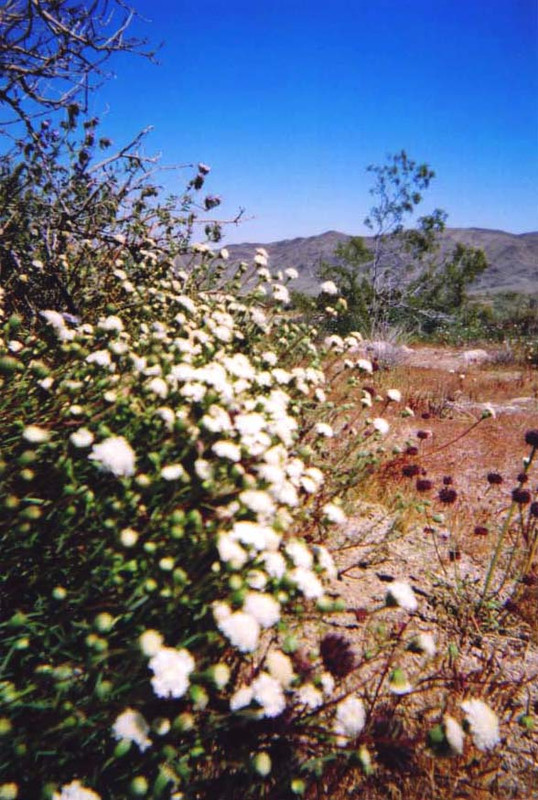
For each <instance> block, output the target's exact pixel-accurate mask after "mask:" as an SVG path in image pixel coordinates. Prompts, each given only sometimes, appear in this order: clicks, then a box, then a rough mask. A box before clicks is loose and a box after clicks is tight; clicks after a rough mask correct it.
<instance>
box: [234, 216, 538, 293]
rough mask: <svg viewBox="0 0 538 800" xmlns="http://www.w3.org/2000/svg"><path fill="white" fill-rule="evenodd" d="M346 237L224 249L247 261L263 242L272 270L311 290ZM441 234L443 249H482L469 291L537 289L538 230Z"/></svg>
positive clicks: (325, 236) (471, 230)
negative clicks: (291, 272) (289, 270)
mask: <svg viewBox="0 0 538 800" xmlns="http://www.w3.org/2000/svg"><path fill="white" fill-rule="evenodd" d="M349 238H350V236H347V235H346V234H345V233H339V232H338V231H327V233H322V234H320V235H319V236H307V237H301V238H297V239H285V240H283V241H280V242H271V243H269V244H255V243H245V244H236V245H228V246H227V249H228V250H229V251H230V258H231V260H233V262H234V263H235V262H238V261H249V262H250V261H252V258H253V256H254V253H255V250H256V248H257V247H264V248H265V249H266V250H267V252H268V254H269V266H270V268H271V270H272V271H276V270H279V269H285V268H286V267H294V268H295V269H296V270H297V271H298V272H299V278H298V279H297V280H296V281H294V282H293V283H292V287H293V288H294V289H297V290H298V291H302V292H306V293H308V294H316V293H317V287H318V285H319V282H320V281H319V279H318V278H317V277H316V272H317V270H318V267H319V264H320V262H321V261H326V262H329V263H331V262H334V261H335V258H334V251H335V248H336V246H337V245H338V244H339V243H343V242H345V241H347V240H348V239H349ZM363 238H364V243H365V244H366V246H369V244H371V238H370V237H368V236H365V237H363ZM441 239H442V243H441V247H442V251H443V252H446V251H450V250H451V249H452V248H453V247H454V245H455V244H456V243H457V242H462V244H466V245H470V246H472V247H481V248H482V249H483V250H484V251H485V253H486V256H487V259H488V262H489V265H490V266H489V268H488V270H487V271H486V272H485V273H484V274H483V275H481V276H480V277H479V279H478V280H477V281H476V283H475V284H474V285H473V287H472V291H473V292H477V293H478V292H479V293H488V294H490V293H493V292H505V291H515V292H522V293H524V294H534V293H538V231H535V232H533V233H520V234H515V233H506V232H505V231H496V230H488V229H486V228H447V229H446V230H445V231H444V233H443V234H442V236H441Z"/></svg>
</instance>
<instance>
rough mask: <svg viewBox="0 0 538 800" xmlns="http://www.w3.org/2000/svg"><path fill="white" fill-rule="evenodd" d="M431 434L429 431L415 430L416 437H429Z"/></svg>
mask: <svg viewBox="0 0 538 800" xmlns="http://www.w3.org/2000/svg"><path fill="white" fill-rule="evenodd" d="M431 435H432V432H431V431H417V439H422V440H424V439H429V438H430V436H431Z"/></svg>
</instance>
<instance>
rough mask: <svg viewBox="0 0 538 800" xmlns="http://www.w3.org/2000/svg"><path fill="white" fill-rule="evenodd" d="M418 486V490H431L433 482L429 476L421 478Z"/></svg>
mask: <svg viewBox="0 0 538 800" xmlns="http://www.w3.org/2000/svg"><path fill="white" fill-rule="evenodd" d="M416 486H417V492H429V491H430V489H433V482H432V481H430V480H428V478H419V479H418V481H417V484H416Z"/></svg>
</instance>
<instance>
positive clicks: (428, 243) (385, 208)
mask: <svg viewBox="0 0 538 800" xmlns="http://www.w3.org/2000/svg"><path fill="white" fill-rule="evenodd" d="M368 172H371V173H372V174H373V175H375V183H374V186H373V187H372V189H371V190H370V193H371V194H372V195H373V196H374V197H375V198H376V204H375V205H374V206H373V207H372V209H371V210H370V214H369V215H368V217H366V219H365V221H364V222H365V225H366V226H367V227H368V228H369V229H370V230H371V231H372V239H371V242H372V243H371V246H370V247H369V248H367V247H366V246H365V245H364V242H363V240H362V239H360V238H358V237H352V238H351V239H350V240H349V241H348V242H347V243H346V244H344V245H340V246H339V247H338V248H337V250H336V251H335V255H336V256H337V258H338V262H337V264H336V265H327V264H324V265H322V268H321V270H320V276H321V277H323V278H324V279H327V278H329V279H332V280H334V281H335V283H336V284H337V285H338V287H339V289H340V291H341V293H342V295H343V297H344V298H345V299H346V301H347V304H348V311H347V315H343V316H341V317H340V320H339V325H340V327H341V329H343V330H346V329H347V330H349V329H352V328H353V327H357V322H360V323H361V324H360V327H361V328H362V329H363V330H365V331H366V332H367V333H368V334H369V335H377V334H379V333H381V332H382V330H383V328H384V327H385V326H387V325H390V324H394V323H404V324H406V325H412V326H413V327H415V328H416V327H418V328H420V329H424V330H432V329H434V328H435V326H436V324H438V323H439V322H440V321H441V320H445V321H446V320H447V319H448V318H449V317H450V316H451V315H453V314H454V313H456V312H457V310H458V308H459V307H460V306H461V305H462V304H463V303H464V302H465V300H466V291H465V290H466V287H467V286H468V285H469V284H470V283H471V282H472V281H473V280H474V279H475V278H476V277H477V275H479V274H480V273H481V272H483V271H484V270H485V269H486V267H487V261H486V258H485V255H484V253H483V252H482V251H481V250H478V249H476V248H471V247H466V246H465V245H462V244H457V245H456V247H455V248H454V250H453V251H452V253H448V254H447V253H443V252H442V251H441V240H440V234H442V232H443V231H444V229H445V222H446V218H447V215H446V213H445V212H444V211H442V210H441V209H435V210H434V211H432V212H431V213H430V214H428V215H425V216H422V217H419V218H418V219H417V221H416V225H415V227H413V228H406V227H405V223H406V222H407V220H408V219H409V218H410V217H412V216H413V215H414V213H415V211H416V209H417V207H418V206H419V204H420V203H421V202H422V199H423V198H422V194H423V192H424V191H425V190H426V189H427V188H428V187H429V185H430V183H431V181H432V180H433V178H434V177H435V173H434V172H433V170H431V169H430V167H429V166H428V165H427V164H418V163H417V162H416V161H413V160H412V159H410V158H409V157H408V155H407V153H406V152H405V151H404V150H402V151H401V152H399V153H397V154H395V155H393V156H390V157H389V160H388V163H387V164H385V165H382V166H369V167H368Z"/></svg>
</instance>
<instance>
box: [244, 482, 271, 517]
mask: <svg viewBox="0 0 538 800" xmlns="http://www.w3.org/2000/svg"><path fill="white" fill-rule="evenodd" d="M239 500H240V501H241V503H243V505H244V506H246V507H247V508H249V509H250V510H251V511H254V512H255V513H256V514H258V515H259V516H262V517H271V516H272V515H273V514H274V512H275V504H274V502H273V500H272V499H271V496H270V495H269V493H268V492H264V491H262V490H259V489H246V490H245V491H244V492H241V494H240V495H239Z"/></svg>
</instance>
